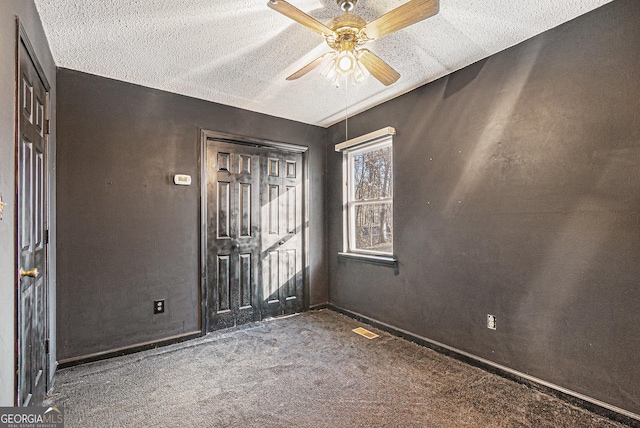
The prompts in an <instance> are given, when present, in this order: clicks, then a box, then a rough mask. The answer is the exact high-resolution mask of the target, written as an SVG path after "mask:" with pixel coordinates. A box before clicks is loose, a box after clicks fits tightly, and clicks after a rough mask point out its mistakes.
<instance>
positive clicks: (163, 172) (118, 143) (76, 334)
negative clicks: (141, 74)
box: [57, 69, 328, 360]
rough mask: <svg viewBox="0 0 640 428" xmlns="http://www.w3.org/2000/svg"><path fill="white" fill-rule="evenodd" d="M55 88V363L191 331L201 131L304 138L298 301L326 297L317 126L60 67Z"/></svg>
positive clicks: (321, 137)
mask: <svg viewBox="0 0 640 428" xmlns="http://www.w3.org/2000/svg"><path fill="white" fill-rule="evenodd" d="M58 88H59V94H60V95H59V98H58V111H59V118H58V135H59V138H58V141H59V145H58V170H57V173H58V201H59V204H58V237H59V238H58V274H59V279H58V284H59V290H58V313H59V318H58V358H59V359H60V360H65V359H69V358H74V357H79V356H86V355H88V354H92V353H95V352H102V351H107V350H112V349H115V348H119V347H126V346H131V345H135V344H139V343H142V342H147V341H154V340H159V339H163V338H166V337H170V336H173V335H177V334H182V333H188V332H192V331H197V330H198V329H199V326H198V321H199V319H198V308H199V305H200V301H199V294H198V292H199V287H200V280H199V245H200V226H199V213H200V211H199V210H200V204H199V197H200V186H199V183H198V180H199V178H198V177H199V167H198V154H199V151H200V129H201V128H204V129H208V130H213V131H221V132H228V133H232V134H237V135H243V136H248V137H255V138H262V139H267V140H272V141H280V142H285V143H292V144H299V145H306V146H309V169H310V189H311V190H310V193H311V194H310V204H311V207H310V242H311V244H310V245H311V248H310V300H311V304H312V305H313V304H318V303H326V302H327V300H328V285H327V275H328V274H327V264H326V257H325V236H326V231H325V215H324V180H325V177H324V169H325V159H326V151H325V144H326V132H327V131H326V129H323V128H319V127H314V126H309V125H305V124H301V123H297V122H292V121H287V120H282V119H278V118H274V117H270V116H266V115H262V114H257V113H253V112H249V111H246V110H241V109H237V108H231V107H227V106H223V105H219V104H213V103H209V102H205V101H201V100H196V99H192V98H188V97H184V96H179V95H175V94H170V93H167V92H162V91H158V90H153V89H148V88H144V87H140V86H136V85H132V84H128V83H123V82H119V81H115V80H110V79H105V78H101V77H97V76H93V75H89V74H84V73H80V72H77V71H71V70H65V69H61V70H59V72H58ZM177 173H180V174H189V175H191V176H192V178H193V184H192V185H191V186H190V187H182V186H175V185H174V184H173V183H172V177H173V175H174V174H177ZM161 298H164V299H166V312H165V314H162V315H153V311H152V309H153V300H154V299H161Z"/></svg>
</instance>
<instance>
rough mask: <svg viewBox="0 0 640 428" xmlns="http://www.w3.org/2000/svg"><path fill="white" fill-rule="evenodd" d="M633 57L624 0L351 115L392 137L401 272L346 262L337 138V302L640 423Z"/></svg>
mask: <svg viewBox="0 0 640 428" xmlns="http://www.w3.org/2000/svg"><path fill="white" fill-rule="evenodd" d="M638 46H640V9H639V8H638V2H637V0H618V1H615V2H613V3H611V4H609V5H607V6H604V7H602V8H600V9H598V10H595V11H593V12H592V13H589V14H587V15H584V16H582V17H580V18H578V19H576V20H574V21H571V22H569V23H566V24H564V25H562V26H560V27H558V28H556V29H553V30H551V31H549V32H546V33H544V34H542V35H540V36H538V37H535V38H534V39H531V40H529V41H526V42H524V43H522V44H520V45H518V46H515V47H513V48H511V49H508V50H506V51H503V52H501V53H499V54H497V55H494V56H492V57H490V58H488V59H486V60H484V61H481V62H479V63H476V64H474V65H472V66H470V67H467V68H465V69H463V70H461V71H458V72H456V73H453V74H452V75H450V76H448V77H445V78H442V79H440V80H438V81H436V82H433V83H431V84H428V85H426V86H424V87H421V88H419V89H416V90H414V91H412V92H410V93H407V94H405V95H404V96H402V97H399V98H397V99H395V100H392V101H390V102H387V103H385V104H383V105H381V106H378V107H376V108H373V109H371V110H369V111H367V112H364V113H362V114H360V115H357V116H355V117H353V118H351V119H349V132H350V136H351V137H355V136H357V135H362V134H365V133H368V132H371V131H374V130H377V129H380V128H382V127H384V126H393V127H395V128H396V129H397V131H398V134H397V136H396V137H395V139H394V168H395V219H394V225H395V231H394V234H395V236H394V243H395V252H396V254H397V256H398V259H399V272H398V273H397V274H395V272H394V269H393V268H388V267H382V266H374V265H368V264H365V263H362V262H357V261H351V260H341V259H338V256H337V253H338V252H339V251H341V250H342V248H341V243H342V214H341V194H342V189H341V179H340V176H341V162H342V158H341V155H340V154H337V153H335V152H334V151H333V145H334V144H335V143H338V142H341V141H342V140H343V138H344V124H340V125H336V126H334V127H332V128H330V133H329V140H330V141H329V143H330V144H329V146H328V148H327V150H328V160H327V161H328V166H327V171H328V177H330V178H331V179H330V181H329V182H328V184H327V193H328V210H329V217H328V218H329V223H328V228H329V234H330V239H329V243H330V244H329V256H328V257H329V267H330V270H329V271H330V281H329V282H330V284H331V287H330V302H332V303H333V304H335V305H336V306H338V307H341V308H344V309H348V310H351V311H354V312H357V313H360V314H362V315H365V316H368V317H371V318H374V319H376V320H379V321H382V322H385V323H388V324H391V325H393V326H395V327H396V328H401V329H405V330H408V331H410V332H412V333H414V334H416V335H419V336H422V337H426V338H429V339H431V340H435V341H438V342H441V343H444V344H446V345H448V346H451V347H455V348H457V349H459V350H462V351H465V352H468V353H471V354H474V355H476V356H478V357H481V358H485V359H487V360H490V361H493V362H494V363H497V364H501V365H504V366H507V367H509V368H512V369H515V370H518V371H520V372H522V373H526V374H528V375H531V376H535V377H537V378H539V379H543V380H545V381H547V382H552V383H553V384H555V385H559V386H562V387H565V388H568V389H570V390H573V391H575V392H578V393H582V394H585V395H587V396H590V397H592V398H595V399H598V400H602V401H604V402H606V403H609V404H611V405H614V406H618V407H620V408H623V409H626V410H627V411H630V412H634V413H636V414H640V382H638V380H639V379H640V365H639V364H638V355H640V311H639V310H638V308H640V286H639V282H638V280H639V278H640V262H639V261H640V67H639V65H640V50H639V49H638ZM487 314H494V315H496V316H497V330H496V331H492V330H489V329H487V327H486V316H487Z"/></svg>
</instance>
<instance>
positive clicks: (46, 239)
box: [44, 229, 49, 245]
mask: <svg viewBox="0 0 640 428" xmlns="http://www.w3.org/2000/svg"><path fill="white" fill-rule="evenodd" d="M48 243H49V229H46V230H45V231H44V244H45V245H47V244H48Z"/></svg>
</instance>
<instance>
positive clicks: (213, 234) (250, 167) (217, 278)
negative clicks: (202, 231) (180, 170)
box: [205, 141, 261, 330]
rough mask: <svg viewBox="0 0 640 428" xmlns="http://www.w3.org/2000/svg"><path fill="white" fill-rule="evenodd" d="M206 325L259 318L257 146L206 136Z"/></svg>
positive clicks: (258, 168)
mask: <svg viewBox="0 0 640 428" xmlns="http://www.w3.org/2000/svg"><path fill="white" fill-rule="evenodd" d="M205 156H206V160H205V165H206V175H207V213H208V214H207V248H206V251H207V259H206V260H207V279H206V283H207V295H208V298H207V302H208V304H207V310H208V324H209V325H208V327H209V330H215V329H220V328H226V327H231V326H234V325H236V324H243V323H246V322H250V321H254V320H258V319H260V312H259V309H258V307H259V306H258V301H259V296H258V291H259V290H258V285H257V284H258V281H259V278H260V275H259V272H260V269H259V266H260V245H261V235H260V161H259V160H260V151H259V150H258V149H256V148H253V147H247V146H241V145H235V144H228V143H223V142H216V141H208V142H207V147H206V154H205Z"/></svg>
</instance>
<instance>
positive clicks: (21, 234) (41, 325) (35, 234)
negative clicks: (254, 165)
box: [17, 42, 48, 406]
mask: <svg viewBox="0 0 640 428" xmlns="http://www.w3.org/2000/svg"><path fill="white" fill-rule="evenodd" d="M19 60H20V61H19V72H18V73H19V76H20V79H18V84H19V85H20V86H21V87H20V89H19V91H18V97H19V98H18V106H20V108H19V109H18V110H19V114H18V126H19V139H18V150H17V155H18V182H17V187H18V189H17V195H18V252H19V253H18V266H17V268H18V279H19V280H18V296H19V303H18V398H17V401H18V404H19V405H21V406H27V405H40V404H41V403H42V400H43V399H44V396H45V392H46V387H47V386H46V379H47V376H46V349H45V342H46V319H47V300H46V299H47V283H46V242H45V229H46V224H45V219H46V209H47V201H46V197H45V195H46V187H45V171H46V156H45V153H46V150H45V146H46V145H45V117H46V100H47V99H48V97H47V89H46V86H45V84H44V83H43V82H42V80H41V79H40V77H39V75H38V73H37V71H36V67H35V65H34V64H33V62H32V58H31V56H30V55H29V53H28V52H27V50H26V48H25V46H24V44H23V43H22V42H21V43H20V53H19Z"/></svg>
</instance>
